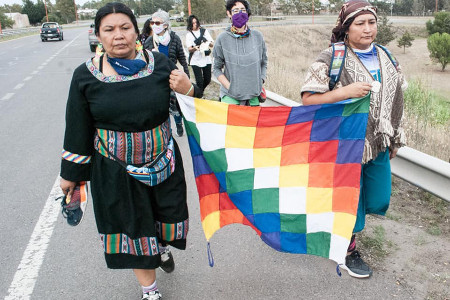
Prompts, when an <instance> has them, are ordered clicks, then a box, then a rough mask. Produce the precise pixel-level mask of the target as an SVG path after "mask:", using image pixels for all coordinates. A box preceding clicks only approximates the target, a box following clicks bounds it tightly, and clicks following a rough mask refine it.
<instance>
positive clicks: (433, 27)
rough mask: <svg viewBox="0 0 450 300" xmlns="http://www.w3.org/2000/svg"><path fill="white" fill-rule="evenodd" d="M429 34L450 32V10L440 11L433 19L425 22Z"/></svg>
mask: <svg viewBox="0 0 450 300" xmlns="http://www.w3.org/2000/svg"><path fill="white" fill-rule="evenodd" d="M426 26H427V31H428V33H429V34H430V35H432V34H434V33H436V32H439V33H444V32H446V33H450V12H446V11H441V12H438V13H436V14H435V15H434V21H433V22H432V21H431V20H429V21H428V22H427V24H426Z"/></svg>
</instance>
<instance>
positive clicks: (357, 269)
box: [342, 250, 372, 278]
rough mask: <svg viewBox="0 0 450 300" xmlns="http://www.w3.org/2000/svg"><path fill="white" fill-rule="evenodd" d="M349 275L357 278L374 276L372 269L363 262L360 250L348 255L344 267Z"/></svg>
mask: <svg viewBox="0 0 450 300" xmlns="http://www.w3.org/2000/svg"><path fill="white" fill-rule="evenodd" d="M342 268H343V269H344V270H347V271H348V274H349V275H350V276H352V277H356V278H367V277H370V276H372V269H371V268H370V267H369V266H368V265H367V264H366V263H365V262H364V261H363V260H362V258H361V255H360V254H359V251H358V250H355V251H353V252H352V254H350V255H347V257H346V258H345V266H343V267H342Z"/></svg>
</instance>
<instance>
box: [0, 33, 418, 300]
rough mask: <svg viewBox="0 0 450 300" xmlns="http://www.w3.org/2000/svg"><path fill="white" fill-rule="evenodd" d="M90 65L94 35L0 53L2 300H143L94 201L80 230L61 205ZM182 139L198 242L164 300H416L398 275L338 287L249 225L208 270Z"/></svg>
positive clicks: (346, 281)
mask: <svg viewBox="0 0 450 300" xmlns="http://www.w3.org/2000/svg"><path fill="white" fill-rule="evenodd" d="M91 56H92V53H91V52H90V51H89V47H88V42H87V27H86V28H75V29H67V30H65V32H64V41H61V42H59V41H54V42H53V41H52V42H46V43H42V42H41V41H40V39H39V37H38V36H30V37H26V38H21V39H18V40H13V41H8V42H3V43H0V128H1V131H0V138H1V140H2V145H3V146H2V147H0V157H1V161H0V170H1V172H0V180H1V183H2V184H1V187H0V211H1V217H2V219H1V225H0V233H1V238H2V241H3V242H2V243H1V246H0V253H1V254H2V255H1V256H0V263H1V265H2V272H1V273H0V298H2V299H3V298H4V299H45V300H53V299H99V300H102V299H140V288H139V285H138V283H137V281H136V280H135V278H134V275H133V273H132V271H131V270H109V269H107V268H106V266H105V263H104V260H103V254H102V249H101V247H100V240H99V237H98V234H97V232H96V227H95V222H94V218H93V217H94V216H93V210H92V205H91V203H92V201H91V200H92V199H90V200H89V201H90V204H89V205H88V209H87V213H86V218H85V219H84V221H83V223H81V224H80V225H79V226H78V227H69V226H68V225H67V224H66V221H65V219H63V218H62V216H61V214H60V210H59V203H58V202H55V201H53V198H54V196H55V192H57V189H54V186H55V180H56V179H57V177H58V173H59V164H60V154H61V147H62V139H63V132H64V113H65V102H66V99H67V93H68V89H69V83H70V79H71V75H72V72H73V70H74V69H75V68H76V67H77V66H78V65H79V64H81V63H82V62H84V61H86V60H87V59H88V58H89V57H91ZM176 139H177V141H178V143H179V145H180V148H181V151H182V153H183V160H184V164H185V170H186V179H187V182H188V201H189V209H190V232H189V235H188V246H187V249H186V251H178V250H173V253H174V257H175V262H176V270H175V272H174V273H172V274H165V273H163V272H161V271H159V270H158V271H157V276H158V279H157V282H158V286H159V287H160V290H161V292H162V294H163V296H164V299H311V298H313V297H314V298H315V299H352V298H355V299H392V298H396V299H409V298H410V297H412V296H411V295H410V294H408V292H407V291H406V290H404V289H403V287H402V286H399V285H397V284H396V282H395V277H394V276H393V275H392V274H386V273H383V272H382V271H379V272H375V275H374V276H373V277H372V278H371V279H369V280H357V279H353V278H351V277H349V276H348V275H347V274H346V273H344V274H343V275H342V277H339V276H337V275H336V271H335V268H336V265H335V263H334V262H332V261H330V260H327V259H324V258H319V257H313V256H305V255H293V254H286V253H279V252H276V251H275V250H272V249H271V248H269V247H268V246H266V245H265V244H264V243H263V242H262V241H261V240H260V239H259V237H258V236H257V235H256V234H255V233H254V232H253V231H252V230H251V229H250V228H249V227H246V226H243V225H231V226H228V227H225V228H223V229H221V230H220V231H219V232H217V233H216V235H215V236H214V237H213V238H212V241H211V250H212V253H213V255H214V260H215V266H214V267H213V268H211V267H209V265H208V257H207V252H206V240H205V238H204V235H203V232H202V228H201V223H200V217H199V206H198V195H197V192H196V187H195V183H194V176H193V172H192V165H191V159H190V155H189V149H188V145H187V140H186V137H181V138H176ZM52 190H53V191H52ZM37 224H38V226H37Z"/></svg>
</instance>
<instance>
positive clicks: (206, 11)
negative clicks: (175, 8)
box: [184, 0, 226, 23]
mask: <svg viewBox="0 0 450 300" xmlns="http://www.w3.org/2000/svg"><path fill="white" fill-rule="evenodd" d="M184 4H185V5H184V7H185V12H184V13H185V15H188V11H187V9H188V6H187V0H184ZM191 9H192V14H194V15H195V16H196V17H197V18H198V19H199V20H200V23H216V22H219V21H221V20H222V19H224V18H226V11H225V2H224V1H223V0H191Z"/></svg>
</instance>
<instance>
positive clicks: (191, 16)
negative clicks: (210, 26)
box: [186, 15, 200, 31]
mask: <svg viewBox="0 0 450 300" xmlns="http://www.w3.org/2000/svg"><path fill="white" fill-rule="evenodd" d="M194 19H195V20H196V21H197V28H200V21H199V20H198V18H197V17H196V16H194V15H190V16H189V18H188V20H187V27H186V29H187V31H192V30H194V24H192V21H194Z"/></svg>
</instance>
